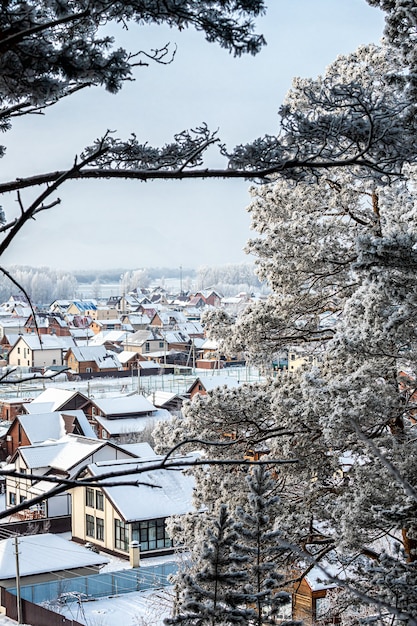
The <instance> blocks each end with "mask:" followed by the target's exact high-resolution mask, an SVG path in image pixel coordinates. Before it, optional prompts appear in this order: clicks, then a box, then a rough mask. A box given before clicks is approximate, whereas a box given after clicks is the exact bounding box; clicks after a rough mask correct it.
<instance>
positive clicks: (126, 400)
mask: <svg viewBox="0 0 417 626" xmlns="http://www.w3.org/2000/svg"><path fill="white" fill-rule="evenodd" d="M93 404H94V405H95V406H96V407H97V408H98V409H99V410H100V412H101V413H102V414H103V415H104V416H106V417H116V416H117V417H122V416H131V417H132V416H134V415H136V416H138V415H149V414H151V413H153V412H154V411H156V408H155V406H154V405H153V404H152V403H151V402H149V400H147V399H146V398H145V397H144V396H142V395H139V394H135V395H133V396H119V397H118V398H100V399H98V400H94V401H93Z"/></svg>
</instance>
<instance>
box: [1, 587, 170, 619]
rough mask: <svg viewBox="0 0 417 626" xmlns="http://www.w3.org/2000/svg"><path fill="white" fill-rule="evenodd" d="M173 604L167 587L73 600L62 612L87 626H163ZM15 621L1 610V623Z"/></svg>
mask: <svg viewBox="0 0 417 626" xmlns="http://www.w3.org/2000/svg"><path fill="white" fill-rule="evenodd" d="M171 607H172V588H171V587H165V588H163V589H156V590H152V591H137V592H135V593H126V594H123V595H119V596H113V597H111V598H101V599H99V600H90V601H88V602H82V603H81V605H79V604H77V602H72V603H70V604H68V605H67V606H66V607H64V608H62V607H61V609H60V613H62V614H63V615H65V617H67V618H68V619H74V620H76V621H77V622H80V624H85V625H86V626H163V623H164V622H163V620H164V617H168V616H169V615H170V614H171ZM16 623H17V622H15V621H13V620H11V619H10V618H8V617H6V616H5V615H1V614H0V626H16ZM27 626H29V625H27Z"/></svg>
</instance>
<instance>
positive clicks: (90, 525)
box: [85, 513, 96, 539]
mask: <svg viewBox="0 0 417 626" xmlns="http://www.w3.org/2000/svg"><path fill="white" fill-rule="evenodd" d="M95 535H96V520H95V517H94V515H89V514H88V513H87V514H86V516H85V536H86V537H91V538H92V539H95Z"/></svg>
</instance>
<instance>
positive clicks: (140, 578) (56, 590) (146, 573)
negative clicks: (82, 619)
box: [8, 561, 178, 605]
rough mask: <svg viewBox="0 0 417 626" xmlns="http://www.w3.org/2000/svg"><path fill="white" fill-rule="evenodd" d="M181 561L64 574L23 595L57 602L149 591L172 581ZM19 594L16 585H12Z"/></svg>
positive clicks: (31, 599) (23, 590)
mask: <svg viewBox="0 0 417 626" xmlns="http://www.w3.org/2000/svg"><path fill="white" fill-rule="evenodd" d="M177 568H178V564H177V563H176V562H175V561H167V562H166V563H161V564H160V565H151V566H146V567H137V568H132V569H125V570H118V571H115V572H106V573H104V574H93V575H92V576H77V577H75V578H62V579H60V580H54V581H50V582H45V583H37V584H36V585H25V586H23V587H22V588H21V597H22V599H24V600H28V601H29V602H32V603H34V604H40V605H55V604H58V605H59V604H64V603H67V602H73V601H80V600H88V599H93V598H103V597H108V596H114V595H120V594H123V593H131V592H132V591H146V590H148V589H155V588H158V587H166V586H168V585H169V584H170V582H169V576H170V575H171V574H175V573H176V571H177ZM8 591H9V592H10V593H12V594H14V595H16V588H11V589H8Z"/></svg>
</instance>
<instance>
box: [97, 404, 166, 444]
mask: <svg viewBox="0 0 417 626" xmlns="http://www.w3.org/2000/svg"><path fill="white" fill-rule="evenodd" d="M94 419H95V420H97V422H98V423H99V424H100V425H101V426H102V428H104V430H106V431H107V432H108V433H109V435H110V436H111V437H113V436H117V435H129V434H131V433H140V432H142V431H143V430H145V429H146V428H147V427H148V426H153V425H154V424H155V423H156V422H158V421H165V420H169V419H172V415H171V413H170V412H169V411H167V410H166V409H155V410H154V411H153V412H152V413H151V414H145V415H137V416H136V417H123V418H121V419H107V417H102V416H101V415H95V416H94Z"/></svg>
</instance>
